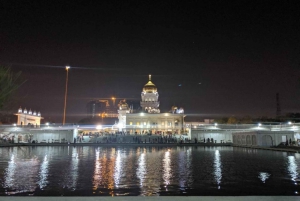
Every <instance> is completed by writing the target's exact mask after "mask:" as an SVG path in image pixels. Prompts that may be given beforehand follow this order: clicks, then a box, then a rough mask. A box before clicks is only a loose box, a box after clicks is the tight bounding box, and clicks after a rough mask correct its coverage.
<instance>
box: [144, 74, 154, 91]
mask: <svg viewBox="0 0 300 201" xmlns="http://www.w3.org/2000/svg"><path fill="white" fill-rule="evenodd" d="M143 92H146V93H155V92H157V87H156V86H155V84H153V82H151V75H149V81H148V83H147V84H145V86H144V88H143Z"/></svg>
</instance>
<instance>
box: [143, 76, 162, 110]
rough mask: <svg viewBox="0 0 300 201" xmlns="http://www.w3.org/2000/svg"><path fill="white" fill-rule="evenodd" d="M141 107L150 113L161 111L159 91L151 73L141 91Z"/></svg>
mask: <svg viewBox="0 0 300 201" xmlns="http://www.w3.org/2000/svg"><path fill="white" fill-rule="evenodd" d="M141 98H142V100H141V107H142V108H143V110H144V111H146V112H148V113H160V110H159V101H158V92H157V88H156V86H155V84H153V83H152V82H151V75H149V81H148V83H147V84H145V86H144V88H143V91H142V93H141Z"/></svg>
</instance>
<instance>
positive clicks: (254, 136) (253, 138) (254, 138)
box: [251, 135, 257, 145]
mask: <svg viewBox="0 0 300 201" xmlns="http://www.w3.org/2000/svg"><path fill="white" fill-rule="evenodd" d="M251 138H252V145H256V144H257V143H256V135H252V137H251Z"/></svg>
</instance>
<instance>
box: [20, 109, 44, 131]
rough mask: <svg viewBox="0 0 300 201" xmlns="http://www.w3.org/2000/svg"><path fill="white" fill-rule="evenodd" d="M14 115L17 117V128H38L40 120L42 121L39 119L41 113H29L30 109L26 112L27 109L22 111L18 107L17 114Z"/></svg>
mask: <svg viewBox="0 0 300 201" xmlns="http://www.w3.org/2000/svg"><path fill="white" fill-rule="evenodd" d="M15 115H17V116H18V120H17V125H18V126H28V125H29V126H30V125H31V126H35V127H37V126H40V125H41V119H43V117H41V113H40V112H38V113H37V112H36V111H33V112H32V111H31V109H30V110H29V111H27V109H26V108H25V109H24V110H22V108H21V107H20V108H19V109H18V113H16V114H15Z"/></svg>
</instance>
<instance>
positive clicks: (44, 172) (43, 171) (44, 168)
mask: <svg viewBox="0 0 300 201" xmlns="http://www.w3.org/2000/svg"><path fill="white" fill-rule="evenodd" d="M48 166H49V161H48V157H47V155H46V156H45V157H44V160H43V162H42V164H41V168H40V174H39V176H40V180H39V182H38V184H39V186H40V189H43V188H44V187H45V186H46V185H47V183H48V181H47V177H48Z"/></svg>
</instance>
